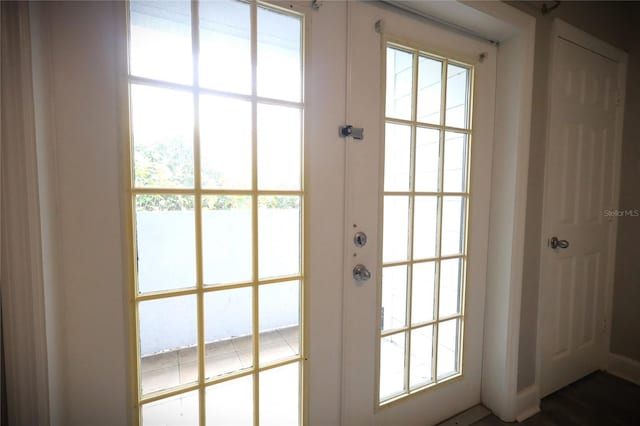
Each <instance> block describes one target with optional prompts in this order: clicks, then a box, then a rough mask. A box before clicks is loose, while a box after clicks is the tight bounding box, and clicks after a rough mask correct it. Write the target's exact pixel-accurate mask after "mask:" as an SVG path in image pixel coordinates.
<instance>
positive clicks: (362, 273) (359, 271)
mask: <svg viewBox="0 0 640 426" xmlns="http://www.w3.org/2000/svg"><path fill="white" fill-rule="evenodd" d="M370 278H371V272H370V271H369V270H368V269H367V267H366V266H364V265H362V264H358V265H356V266H355V267H354V268H353V279H354V280H356V281H369V279H370Z"/></svg>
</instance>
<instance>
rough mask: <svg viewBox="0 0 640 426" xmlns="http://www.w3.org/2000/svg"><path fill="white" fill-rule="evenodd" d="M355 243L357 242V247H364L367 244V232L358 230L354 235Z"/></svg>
mask: <svg viewBox="0 0 640 426" xmlns="http://www.w3.org/2000/svg"><path fill="white" fill-rule="evenodd" d="M353 244H355V246H356V247H364V245H365V244H367V234H365V233H364V232H362V231H359V232H356V233H355V235H354V236H353Z"/></svg>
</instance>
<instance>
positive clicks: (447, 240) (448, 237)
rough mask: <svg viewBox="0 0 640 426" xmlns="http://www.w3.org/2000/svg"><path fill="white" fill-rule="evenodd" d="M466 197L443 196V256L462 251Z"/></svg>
mask: <svg viewBox="0 0 640 426" xmlns="http://www.w3.org/2000/svg"><path fill="white" fill-rule="evenodd" d="M464 224H465V198H464V197H442V249H441V254H442V256H448V255H452V254H459V253H462V249H463V247H464Z"/></svg>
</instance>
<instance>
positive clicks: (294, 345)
mask: <svg viewBox="0 0 640 426" xmlns="http://www.w3.org/2000/svg"><path fill="white" fill-rule="evenodd" d="M259 291H260V293H259V297H260V299H258V300H259V301H260V307H259V312H260V314H259V318H260V365H264V364H266V363H269V362H272V361H280V360H282V359H283V358H289V357H292V356H295V355H297V354H299V353H300V350H299V343H298V342H299V336H300V332H299V330H300V281H290V282H285V283H278V284H265V285H261V286H260V290H259Z"/></svg>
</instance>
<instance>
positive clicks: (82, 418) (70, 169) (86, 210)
mask: <svg viewBox="0 0 640 426" xmlns="http://www.w3.org/2000/svg"><path fill="white" fill-rule="evenodd" d="M37 7H38V8H42V9H38V10H39V20H40V23H41V24H43V25H48V26H49V33H48V34H47V36H46V39H47V40H46V42H47V48H46V49H43V50H42V51H40V52H37V53H38V54H39V55H42V56H47V57H46V58H42V60H43V61H45V62H46V61H50V62H49V66H50V73H51V74H50V78H51V80H50V83H51V86H50V92H51V98H50V99H49V100H48V102H47V100H46V99H41V100H42V101H43V102H42V103H41V105H40V106H41V107H47V106H48V107H50V108H51V109H50V111H49V112H50V114H51V119H52V122H51V128H50V132H51V133H50V134H49V135H48V140H49V142H50V143H51V144H55V158H52V160H53V163H52V164H50V166H51V169H50V170H48V173H49V176H51V177H52V180H51V181H47V182H43V185H44V187H43V188H42V190H43V191H44V192H47V191H52V193H55V194H56V195H57V208H58V215H57V217H56V218H55V219H54V220H52V221H50V222H48V223H44V225H45V226H46V227H47V228H49V227H50V228H55V229H46V230H45V231H46V232H45V231H43V237H44V238H45V239H46V238H48V239H54V238H57V239H58V241H54V242H52V241H49V242H48V244H47V245H46V246H47V247H49V248H50V250H51V251H57V254H58V255H59V263H58V267H59V271H58V276H57V277H58V278H57V279H58V280H59V286H58V287H56V289H55V293H56V294H55V295H53V296H52V295H51V294H48V296H52V297H51V298H50V299H48V305H47V308H49V309H53V310H54V311H56V310H57V312H58V314H56V315H57V317H58V318H59V322H60V323H59V324H57V326H59V330H64V332H63V333H64V335H60V333H56V332H53V334H52V336H56V337H57V339H51V338H50V339H49V340H50V342H49V346H50V348H54V347H55V346H56V345H60V346H58V347H57V348H56V353H57V356H58V357H59V358H58V360H57V361H56V362H54V363H52V364H50V368H53V371H52V372H51V376H52V377H54V383H55V385H56V386H57V387H58V388H57V389H62V392H60V394H58V395H55V396H53V398H55V400H53V399H52V405H54V408H53V412H54V414H55V415H54V418H53V419H52V420H53V424H59V425H124V424H126V423H127V410H128V401H130V398H129V396H128V395H127V389H129V387H128V379H127V377H128V362H127V354H128V352H127V328H126V326H125V311H124V309H125V300H126V299H125V294H124V286H123V282H124V279H125V278H124V277H125V275H124V267H123V261H124V256H123V241H122V237H121V235H123V233H122V223H121V216H122V208H121V197H122V188H123V186H122V184H121V179H120V176H121V172H120V168H119V158H120V153H119V147H120V145H121V144H120V140H119V134H120V130H119V123H118V108H117V98H116V95H117V86H116V79H117V68H116V66H117V63H118V61H117V56H116V41H117V40H116V38H115V35H116V34H118V32H117V31H118V29H117V28H114V27H113V25H114V23H115V22H117V20H116V19H114V17H115V14H116V13H117V9H118V8H121V7H123V4H122V3H118V2H68V3H66V2H65V3H46V4H40V5H37ZM45 96H46V95H45ZM48 205H49V206H50V203H49V204H48ZM54 305H55V306H54ZM50 312H52V311H50ZM50 337H51V336H50Z"/></svg>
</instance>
